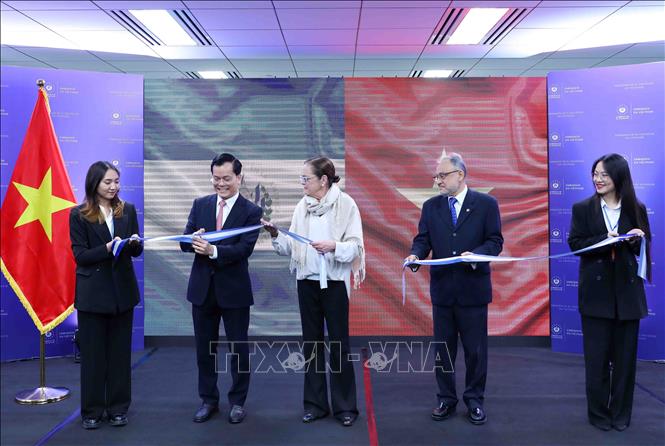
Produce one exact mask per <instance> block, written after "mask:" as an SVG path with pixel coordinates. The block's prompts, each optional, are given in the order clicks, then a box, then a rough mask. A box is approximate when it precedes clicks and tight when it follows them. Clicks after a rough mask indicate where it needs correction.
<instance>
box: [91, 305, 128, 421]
mask: <svg viewBox="0 0 665 446" xmlns="http://www.w3.org/2000/svg"><path fill="white" fill-rule="evenodd" d="M133 318H134V310H129V311H125V312H124V313H120V314H101V313H89V312H85V311H79V312H78V326H79V345H80V349H81V417H83V418H100V417H102V416H103V414H104V411H106V413H107V414H109V415H116V414H124V413H127V410H128V409H129V404H130V403H131V401H132V365H131V361H132V321H133Z"/></svg>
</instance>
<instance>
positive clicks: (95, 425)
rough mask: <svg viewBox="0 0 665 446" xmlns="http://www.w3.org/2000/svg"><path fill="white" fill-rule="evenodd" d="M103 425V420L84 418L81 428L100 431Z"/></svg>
mask: <svg viewBox="0 0 665 446" xmlns="http://www.w3.org/2000/svg"><path fill="white" fill-rule="evenodd" d="M101 425H102V419H101V418H84V419H83V422H82V423H81V426H83V429H99V426H101Z"/></svg>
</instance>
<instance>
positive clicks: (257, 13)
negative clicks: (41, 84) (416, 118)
mask: <svg viewBox="0 0 665 446" xmlns="http://www.w3.org/2000/svg"><path fill="white" fill-rule="evenodd" d="M1 5H2V10H1V12H0V14H1V19H2V22H1V25H2V41H1V42H0V43H2V46H1V48H2V52H1V63H2V65H18V66H30V67H49V68H62V69H80V70H94V71H106V72H121V73H137V74H142V75H144V76H145V77H146V78H185V77H187V74H186V73H187V72H197V71H203V70H214V71H227V72H228V71H231V72H236V73H237V74H238V75H239V77H244V78H255V77H273V76H276V77H289V76H290V77H327V76H331V77H338V76H344V77H353V76H355V77H379V76H385V77H393V76H404V77H405V76H410V75H412V74H413V73H414V72H418V71H420V70H428V69H452V70H464V72H463V74H462V75H461V76H462V77H484V76H544V75H546V74H547V72H549V71H551V70H562V69H575V68H588V67H595V66H610V65H625V64H636V63H647V62H655V61H663V60H665V41H663V40H662V39H663V37H662V36H663V35H664V34H663V33H664V32H665V31H663V30H664V29H665V26H664V25H663V24H664V23H665V1H538V0H535V1H496V0H495V1H457V0H455V1H372V0H362V1H360V0H357V1H351V0H349V1H277V0H274V1H187V0H185V1H131V2H130V1H3V2H2V3H1ZM460 7H462V8H470V7H519V8H527V12H526V14H525V15H524V16H523V17H522V18H521V20H520V21H519V22H518V23H517V25H516V26H515V27H514V28H513V29H512V30H510V32H508V33H507V34H506V35H504V36H503V37H502V38H501V39H500V40H499V41H498V42H496V43H494V44H493V45H445V44H444V45H432V44H430V38H431V37H432V36H433V35H434V34H435V33H436V31H437V30H438V27H439V26H440V23H441V19H442V17H444V15H445V14H446V12H447V11H449V10H450V9H451V8H460ZM127 9H167V10H185V11H186V12H187V13H189V14H190V15H191V16H192V17H193V18H194V19H195V20H196V21H197V22H198V25H199V27H200V28H201V29H202V30H204V32H205V33H206V34H207V36H208V37H209V38H210V39H211V41H212V42H213V45H212V46H193V47H167V46H149V45H148V44H146V43H144V42H143V41H141V40H139V39H137V38H136V37H135V36H134V35H133V34H132V33H130V32H129V31H128V30H127V29H126V28H125V27H124V26H123V25H122V24H121V23H120V22H119V21H118V20H117V19H116V18H115V16H114V15H113V14H112V13H111V12H110V11H112V10H127ZM636 14H638V15H640V17H648V18H651V21H648V20H647V21H646V22H644V21H642V22H641V23H644V25H641V26H645V27H649V26H651V27H654V29H652V31H653V33H652V35H655V36H660V37H659V39H658V40H657V41H655V42H641V43H634V42H633V41H630V35H631V33H630V32H629V31H631V30H625V29H623V30H622V29H617V30H616V33H617V34H616V36H618V37H617V39H618V40H614V41H611V40H610V41H611V43H616V44H612V45H609V46H596V45H597V44H598V43H594V41H593V38H592V37H593V32H595V31H598V30H602V29H605V31H610V33H609V34H610V35H611V34H612V31H613V28H612V27H613V26H616V24H617V23H621V22H620V20H621V19H622V18H623V17H629V16H630V17H632V16H635V15H636ZM654 23H656V24H658V25H654ZM656 28H658V29H656ZM640 31H643V30H640ZM43 33H48V34H47V35H48V36H49V40H50V42H60V43H62V44H60V43H54V44H53V45H54V46H56V45H59V46H62V47H63V48H68V47H69V48H77V46H76V45H75V44H72V42H81V41H82V40H86V39H98V40H99V39H101V41H102V42H103V41H106V42H110V43H113V44H117V43H118V42H125V43H126V44H127V45H128V46H129V47H132V48H135V51H134V52H135V53H143V54H142V55H139V54H123V53H114V52H107V51H84V50H78V49H61V48H44V47H38V46H18V45H16V44H11V45H7V44H5V42H7V41H11V42H17V41H18V40H17V39H18V37H25V38H26V39H30V38H33V37H34V36H35V35H36V34H40V35H41V34H43ZM625 36H628V37H627V38H626V37H625ZM622 38H623V39H624V40H620V39H622ZM626 39H627V40H626ZM24 41H27V42H30V40H24ZM33 41H34V40H33ZM588 42H591V43H588ZM619 42H620V43H619ZM110 43H109V45H110ZM600 44H601V45H602V42H601V43H600ZM584 45H587V46H588V45H594V46H593V47H591V48H580V49H568V48H579V47H580V46H584ZM97 48H99V49H106V47H105V46H104V45H103V43H102V46H101V47H97Z"/></svg>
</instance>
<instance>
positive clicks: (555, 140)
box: [550, 132, 561, 148]
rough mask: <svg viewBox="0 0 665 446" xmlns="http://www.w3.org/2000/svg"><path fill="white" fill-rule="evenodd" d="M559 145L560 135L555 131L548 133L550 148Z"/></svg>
mask: <svg viewBox="0 0 665 446" xmlns="http://www.w3.org/2000/svg"><path fill="white" fill-rule="evenodd" d="M558 147H561V135H560V134H559V133H557V132H552V133H550V148H558Z"/></svg>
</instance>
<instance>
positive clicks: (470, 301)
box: [411, 189, 503, 306]
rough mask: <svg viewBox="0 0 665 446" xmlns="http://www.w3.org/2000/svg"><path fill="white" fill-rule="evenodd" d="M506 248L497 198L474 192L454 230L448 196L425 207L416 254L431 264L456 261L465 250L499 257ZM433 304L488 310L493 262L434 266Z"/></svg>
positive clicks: (469, 196)
mask: <svg viewBox="0 0 665 446" xmlns="http://www.w3.org/2000/svg"><path fill="white" fill-rule="evenodd" d="M502 248H503V236H502V235H501V217H500V216H499V206H498V204H497V202H496V199H495V198H494V197H492V196H490V195H487V194H483V193H480V192H476V191H473V190H471V189H468V191H467V194H466V197H465V199H464V203H462V210H461V212H460V215H459V216H458V218H457V225H456V226H455V227H453V222H452V217H451V216H450V209H449V208H448V197H446V196H443V195H439V196H436V197H433V198H430V199H429V200H427V201H426V202H425V204H424V205H423V210H422V214H421V216H420V223H418V235H416V237H415V238H414V239H413V245H412V247H411V254H413V255H416V256H418V258H420V259H425V258H426V257H427V256H428V255H429V253H430V251H431V252H432V258H435V259H438V258H443V257H453V256H456V255H460V254H461V253H463V252H464V251H470V252H473V253H474V254H486V255H494V256H495V255H498V254H499V253H500V252H501V250H502ZM430 279H431V280H430V295H431V297H432V303H433V304H434V305H440V306H450V305H455V304H457V305H460V306H473V305H485V304H488V303H489V302H491V301H492V281H491V278H490V265H489V263H478V264H477V265H476V269H473V268H472V266H471V264H469V263H458V264H455V265H447V266H432V267H430Z"/></svg>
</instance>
